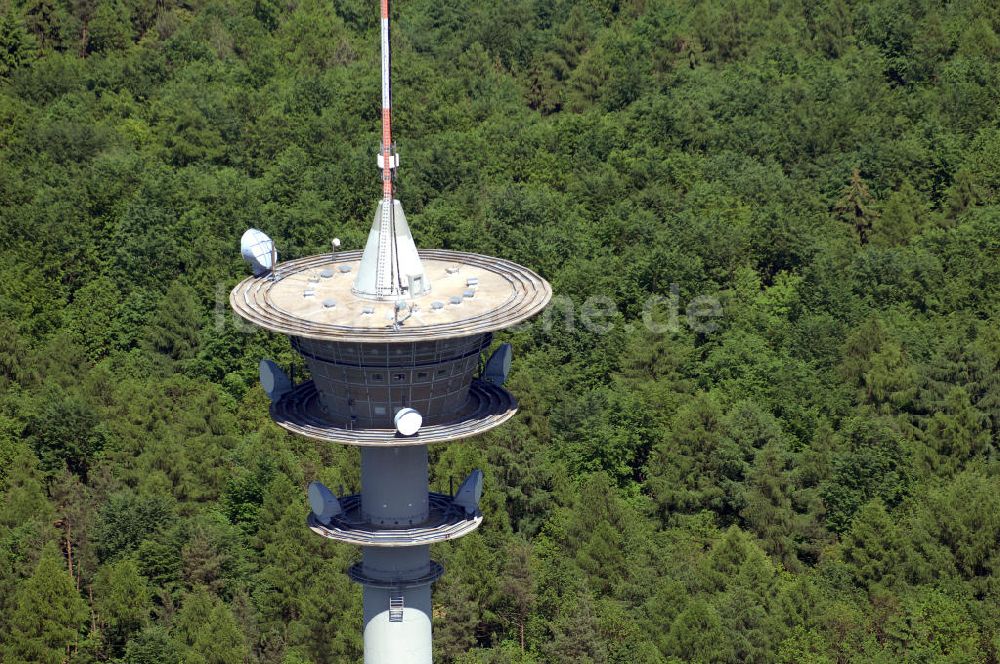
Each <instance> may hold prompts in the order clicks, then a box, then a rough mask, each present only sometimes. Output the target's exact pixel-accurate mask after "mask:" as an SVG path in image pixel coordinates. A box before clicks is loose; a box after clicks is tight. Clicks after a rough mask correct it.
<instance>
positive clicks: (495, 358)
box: [483, 344, 514, 385]
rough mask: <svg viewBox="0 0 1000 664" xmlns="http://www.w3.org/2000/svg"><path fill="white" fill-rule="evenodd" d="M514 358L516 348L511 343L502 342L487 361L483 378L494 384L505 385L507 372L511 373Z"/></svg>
mask: <svg viewBox="0 0 1000 664" xmlns="http://www.w3.org/2000/svg"><path fill="white" fill-rule="evenodd" d="M513 359H514V350H513V349H512V348H511V347H510V344H501V345H500V347H499V348H497V349H496V350H495V351H493V354H492V355H490V359H488V360H487V361H486V368H484V369H483V380H485V381H486V382H487V383H493V384H494V385H503V384H504V382H506V380H507V374H509V373H510V364H511V361H512V360H513Z"/></svg>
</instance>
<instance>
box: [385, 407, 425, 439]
mask: <svg viewBox="0 0 1000 664" xmlns="http://www.w3.org/2000/svg"><path fill="white" fill-rule="evenodd" d="M393 421H394V422H395V423H396V431H398V432H399V433H400V435H403V436H412V435H413V434H415V433H416V432H418V431H420V425H422V424H423V423H424V418H423V416H422V415H421V414H420V413H418V412H417V411H416V410H414V409H413V408H400V409H399V412H398V413H396V417H395V418H394V419H393Z"/></svg>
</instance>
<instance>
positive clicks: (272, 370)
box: [260, 360, 292, 402]
mask: <svg viewBox="0 0 1000 664" xmlns="http://www.w3.org/2000/svg"><path fill="white" fill-rule="evenodd" d="M260 386H261V387H263V388H264V392H266V393H267V398H268V399H270V400H271V401H273V402H277V401H278V400H280V399H281V397H283V396H285V395H286V394H287V393H288V392H290V391H291V390H292V381H291V379H290V378H289V377H288V374H286V373H285V372H284V371H282V370H281V367H279V366H278V365H277V364H275V363H274V362H273V361H271V360H261V361H260Z"/></svg>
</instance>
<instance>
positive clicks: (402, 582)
mask: <svg viewBox="0 0 1000 664" xmlns="http://www.w3.org/2000/svg"><path fill="white" fill-rule="evenodd" d="M442 574H444V566H443V565H441V563H439V562H437V561H434V560H432V561H431V565H430V569H429V570H428V571H427V573H426V574H424V575H423V576H419V577H417V578H413V579H383V578H378V577H374V576H368V575H367V574H365V568H364V563H361V562H357V563H354V564H353V565H351V566H350V567H348V568H347V576H349V577H350V578H351V581H354V582H356V583H360V584H362V585H365V586H368V587H369V588H385V589H387V590H395V589H396V588H415V587H417V586H429V585H430V584H432V583H434V582H435V581H437V580H438V579H440V578H441V575H442Z"/></svg>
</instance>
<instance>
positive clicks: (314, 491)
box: [308, 482, 341, 524]
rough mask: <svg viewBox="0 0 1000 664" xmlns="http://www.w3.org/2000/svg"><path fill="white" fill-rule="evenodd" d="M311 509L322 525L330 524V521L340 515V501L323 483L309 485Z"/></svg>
mask: <svg viewBox="0 0 1000 664" xmlns="http://www.w3.org/2000/svg"><path fill="white" fill-rule="evenodd" d="M308 494H309V509H311V510H312V513H313V514H314V515H316V518H317V519H318V520H319V522H320V523H324V524H326V523H330V519H332V518H333V517H335V516H337V515H339V514H340V512H341V509H340V501H339V500H337V497H336V496H335V495H333V491H330V489H328V488H327V487H326V485H325V484H323V483H322V482H310V483H309V491H308Z"/></svg>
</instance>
